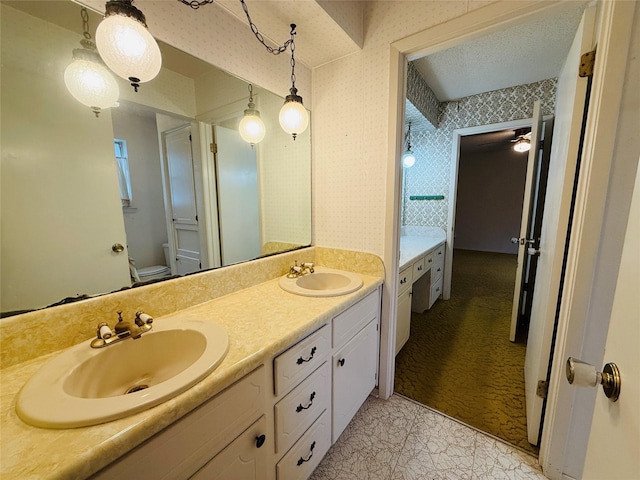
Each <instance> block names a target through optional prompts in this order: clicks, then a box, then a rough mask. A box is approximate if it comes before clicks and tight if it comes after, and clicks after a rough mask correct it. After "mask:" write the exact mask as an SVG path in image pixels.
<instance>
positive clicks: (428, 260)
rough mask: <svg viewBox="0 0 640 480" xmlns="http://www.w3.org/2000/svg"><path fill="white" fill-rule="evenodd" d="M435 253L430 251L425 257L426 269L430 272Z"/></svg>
mask: <svg viewBox="0 0 640 480" xmlns="http://www.w3.org/2000/svg"><path fill="white" fill-rule="evenodd" d="M433 254H434V252H431V253H428V254H427V255H425V257H424V271H425V273H426V272H428V271H429V270H430V269H431V268H432V267H433Z"/></svg>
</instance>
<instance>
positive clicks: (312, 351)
mask: <svg viewBox="0 0 640 480" xmlns="http://www.w3.org/2000/svg"><path fill="white" fill-rule="evenodd" d="M316 350H317V349H316V347H313V348H312V349H311V355H310V356H309V358H307V359H306V360H305V359H304V358H302V357H300V358H298V360H296V363H297V364H298V365H302V364H303V363H304V362H309V361H311V359H312V358H313V356H314V355H315V354H316Z"/></svg>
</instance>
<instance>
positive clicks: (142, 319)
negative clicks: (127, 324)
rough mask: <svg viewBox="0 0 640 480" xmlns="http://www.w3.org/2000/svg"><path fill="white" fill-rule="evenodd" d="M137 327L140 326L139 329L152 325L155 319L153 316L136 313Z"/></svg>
mask: <svg viewBox="0 0 640 480" xmlns="http://www.w3.org/2000/svg"><path fill="white" fill-rule="evenodd" d="M135 322H136V325H138V326H139V327H142V326H143V325H148V324H150V323H153V317H152V316H151V315H147V314H146V313H144V312H140V311H138V312H136V319H135Z"/></svg>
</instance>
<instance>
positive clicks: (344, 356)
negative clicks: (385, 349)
mask: <svg viewBox="0 0 640 480" xmlns="http://www.w3.org/2000/svg"><path fill="white" fill-rule="evenodd" d="M379 324H380V296H379V294H378V291H376V292H374V293H372V294H370V295H369V296H367V297H365V298H363V299H362V300H360V301H359V302H358V303H356V304H355V305H353V306H352V307H350V308H348V309H347V310H345V311H344V312H343V313H341V314H340V315H338V316H336V317H335V318H334V319H333V350H334V354H333V356H332V370H333V402H332V434H331V437H332V442H335V441H336V440H337V439H338V437H339V436H340V434H341V433H342V432H343V431H344V429H345V427H346V426H347V424H348V423H349V422H350V421H351V419H352V418H353V416H354V415H355V414H356V412H357V411H358V409H359V408H360V406H361V405H362V404H363V403H364V401H365V400H366V398H367V397H368V396H369V394H370V393H371V391H372V390H373V389H374V388H375V386H376V384H377V377H378V349H379V343H380V342H379Z"/></svg>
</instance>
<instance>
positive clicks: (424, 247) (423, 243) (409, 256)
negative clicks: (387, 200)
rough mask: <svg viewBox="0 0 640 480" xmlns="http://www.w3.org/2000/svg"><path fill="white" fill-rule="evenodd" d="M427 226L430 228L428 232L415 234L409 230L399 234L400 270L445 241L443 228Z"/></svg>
mask: <svg viewBox="0 0 640 480" xmlns="http://www.w3.org/2000/svg"><path fill="white" fill-rule="evenodd" d="M403 228H404V227H403ZM428 228H430V229H431V230H430V231H429V232H428V234H423V233H422V232H418V233H417V234H416V233H414V232H411V231H408V232H403V233H402V235H401V236H400V270H402V269H404V268H406V267H408V266H409V265H411V264H412V263H413V262H414V261H416V260H417V259H418V258H419V257H421V256H422V255H425V254H427V253H429V252H430V251H431V250H433V249H435V248H436V247H437V246H439V245H442V244H443V243H444V242H445V241H446V239H447V237H446V234H445V233H444V230H442V229H441V228H435V227H428Z"/></svg>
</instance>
